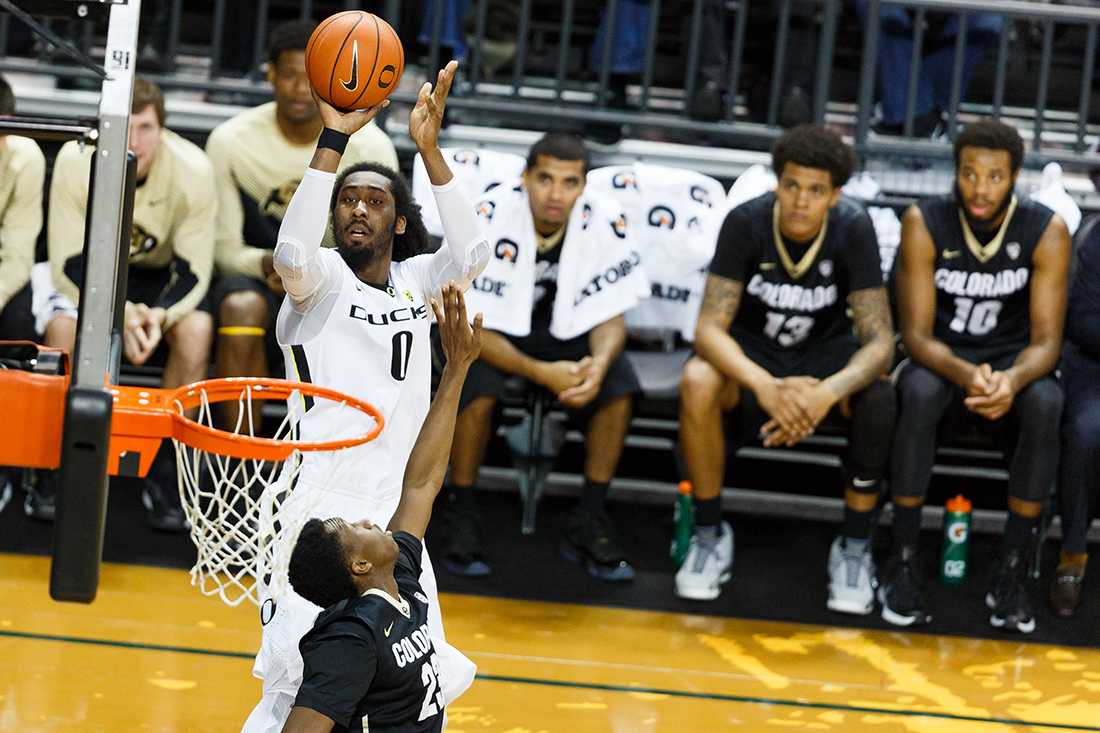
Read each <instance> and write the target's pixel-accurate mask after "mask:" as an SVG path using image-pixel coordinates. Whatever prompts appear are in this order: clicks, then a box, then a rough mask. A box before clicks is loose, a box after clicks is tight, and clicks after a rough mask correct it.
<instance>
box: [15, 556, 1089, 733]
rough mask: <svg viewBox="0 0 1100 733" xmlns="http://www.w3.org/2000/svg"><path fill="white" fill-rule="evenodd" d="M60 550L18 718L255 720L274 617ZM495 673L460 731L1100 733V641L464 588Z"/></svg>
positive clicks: (97, 722) (28, 584) (163, 574)
mask: <svg viewBox="0 0 1100 733" xmlns="http://www.w3.org/2000/svg"><path fill="white" fill-rule="evenodd" d="M47 577H48V559H47V558H44V557H33V556H23V555H11V554H2V555H0V598H3V599H4V600H3V602H2V604H0V659H3V660H5V663H4V664H3V665H2V667H0V730H3V731H35V732H37V731H43V732H45V731H59V730H65V731H89V732H92V731H122V730H141V731H228V730H236V729H237V726H239V724H240V721H241V720H243V718H244V716H245V714H246V713H247V711H248V709H249V708H250V706H251V704H252V703H253V701H254V699H255V697H256V695H257V694H258V690H259V683H258V682H257V681H256V680H254V679H253V678H251V676H250V674H249V670H250V666H251V657H252V654H251V653H252V650H253V649H254V648H255V646H256V645H257V643H258V641H259V629H258V624H257V623H256V611H255V609H254V607H251V606H241V607H239V608H235V609H232V608H228V607H225V606H223V605H222V604H221V603H219V602H217V601H215V600H212V599H207V598H203V597H202V596H201V595H199V594H198V593H197V592H196V591H195V590H193V589H192V588H191V587H190V585H189V580H188V577H187V573H186V572H185V571H181V570H173V569H164V568H151V567H145V566H138V565H126V564H114V563H107V564H105V565H104V566H103V577H102V584H101V587H100V596H99V598H98V599H97V600H96V602H95V603H94V604H93V605H91V606H76V605H68V604H66V605H62V604H55V603H53V602H51V601H50V600H49V597H48V594H47V590H46V578H47ZM442 603H443V606H444V614H445V617H446V619H447V624H448V635H449V638H450V639H451V640H452V642H453V643H455V644H456V645H458V646H459V647H460V648H462V649H463V650H465V651H466V652H467V653H468V654H469V655H470V656H471V657H472V658H473V659H474V660H475V661H476V662H477V663H478V665H479V679H478V681H477V682H476V683H475V684H474V686H473V688H472V689H471V690H470V692H468V693H467V694H466V695H465V696H464V697H463V698H462V699H460V700H459V701H458V702H457V703H456V704H455V705H454V706H452V708H451V710H450V719H451V723H450V726H449V728H448V730H450V731H452V732H457V733H469V732H473V731H485V732H487V733H521V732H526V733H542V732H544V733H556V732H558V731H561V732H563V733H564V732H568V733H581V732H584V733H587V732H589V731H591V732H593V733H596V732H598V731H614V732H615V733H619V732H620V731H622V732H625V731H631V732H633V731H654V732H656V731H676V732H677V733H681V732H682V731H685V730H690V731H712V730H726V729H733V728H738V729H742V730H775V729H777V728H778V729H782V728H805V729H809V730H842V731H861V730H877V731H891V730H897V731H986V730H989V731H1010V730H1013V731H1026V730H1036V731H1045V730H1050V731H1054V730H1086V731H1100V651H1097V650H1095V649H1080V648H1077V649H1072V650H1071V649H1066V648H1057V647H1051V646H1045V645H1039V644H1024V643H1018V642H1014V641H983V640H975V639H964V638H951V637H937V636H932V635H922V634H899V633H889V632H878V631H863V630H854V629H838V628H829V627H820V626H809V625H799V624H789V623H777V622H762V621H743V620H736V619H725V618H718V617H708V616H698V615H687V614H674V613H661V612H652V611H639V610H626V609H612V608H603V607H598V606H581V605H571V604H553V603H544V602H536V601H517V600H503V599H498V598H490V597H477V596H469V595H458V594H445V595H444V596H443V598H442Z"/></svg>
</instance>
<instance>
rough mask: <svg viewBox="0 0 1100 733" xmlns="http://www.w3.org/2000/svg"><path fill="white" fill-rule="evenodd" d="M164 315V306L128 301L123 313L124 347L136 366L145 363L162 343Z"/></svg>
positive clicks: (128, 357)
mask: <svg viewBox="0 0 1100 733" xmlns="http://www.w3.org/2000/svg"><path fill="white" fill-rule="evenodd" d="M164 317H165V311H164V309H163V308H150V307H149V306H147V305H145V304H144V303H130V302H129V301H127V303H126V310H125V313H124V315H123V330H122V348H123V351H125V352H126V358H127V359H129V360H130V363H131V364H133V365H134V366H141V365H142V364H144V363H145V362H146V361H147V360H148V359H149V357H150V356H152V355H153V352H154V351H156V349H157V346H159V345H160V340H161V337H162V336H163V335H164V333H163V328H164Z"/></svg>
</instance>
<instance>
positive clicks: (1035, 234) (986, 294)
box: [920, 195, 1054, 363]
mask: <svg viewBox="0 0 1100 733" xmlns="http://www.w3.org/2000/svg"><path fill="white" fill-rule="evenodd" d="M920 212H921V215H922V216H923V217H924V224H925V226H926V227H927V228H928V233H929V234H930V235H931V237H932V243H933V245H934V246H935V248H936V261H935V266H934V274H933V282H934V284H935V287H936V321H935V326H934V330H933V334H934V335H935V337H936V338H937V339H939V340H940V341H943V342H944V343H945V344H947V345H948V346H950V347H951V349H952V350H953V351H954V352H955V353H956V354H958V355H959V356H960V357H962V358H964V359H967V360H969V361H972V362H975V363H980V362H984V361H988V360H990V359H996V358H997V357H1000V356H1007V355H1010V354H1016V353H1019V352H1020V351H1022V350H1023V349H1024V348H1025V347H1026V346H1027V345H1028V342H1029V340H1030V333H1031V326H1030V323H1031V311H1030V309H1031V287H1030V284H1031V272H1032V263H1031V260H1032V256H1033V255H1034V253H1035V247H1036V246H1037V245H1038V244H1039V240H1040V238H1041V237H1042V236H1043V232H1044V231H1045V230H1046V228H1047V225H1048V224H1049V223H1050V218H1051V216H1053V214H1054V212H1052V211H1051V210H1050V209H1048V208H1047V207H1045V206H1043V205H1042V204H1039V203H1036V202H1034V201H1027V200H1024V201H1017V200H1016V198H1015V196H1014V197H1013V199H1012V202H1011V203H1010V204H1009V206H1008V209H1007V211H1006V218H1005V221H1004V223H1003V224H1002V226H1001V227H1000V228H999V229H998V231H997V232H995V233H994V236H993V238H992V239H990V240H989V241H988V242H986V243H984V244H983V243H981V242H980V241H978V239H977V238H976V237H975V236H974V234H973V232H972V231H971V230H970V227H969V225H968V224H966V222H965V219H963V218H962V212H961V210H960V209H959V205H958V202H957V201H956V199H955V197H954V196H953V195H948V196H941V197H937V198H933V199H926V200H925V201H923V202H921V204H920Z"/></svg>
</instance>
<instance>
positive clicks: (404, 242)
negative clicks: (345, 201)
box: [329, 163, 431, 262]
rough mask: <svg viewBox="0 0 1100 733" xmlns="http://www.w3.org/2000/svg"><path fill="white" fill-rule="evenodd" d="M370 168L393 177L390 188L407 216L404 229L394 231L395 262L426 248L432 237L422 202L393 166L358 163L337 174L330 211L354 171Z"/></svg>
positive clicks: (396, 205)
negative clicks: (418, 200) (414, 195)
mask: <svg viewBox="0 0 1100 733" xmlns="http://www.w3.org/2000/svg"><path fill="white" fill-rule="evenodd" d="M361 171H370V172H372V173H379V174H381V175H383V176H385V177H386V178H388V179H390V192H391V193H392V194H393V201H394V208H395V209H396V214H397V216H403V217H405V233H404V234H394V235H393V254H392V256H391V257H392V259H393V261H394V262H401V261H402V260H407V259H409V258H410V257H413V256H415V255H418V254H421V253H423V252H427V251H428V250H429V247H430V243H431V239H430V238H429V236H428V230H427V229H425V228H424V219H423V218H422V217H421V216H420V204H418V203H416V202H415V201H413V197H412V189H410V188H409V182H408V181H407V180H406V179H405V176H403V175H401V173H400V172H398V171H395V170H394V169H393V168H389V167H387V166H384V165H381V164H379V163H357V164H356V165H353V166H351V167H349V168H348V169H347V170H345V171H342V172H341V173H340V175H339V176H338V177H337V178H336V185H335V186H333V188H332V201H331V202H330V203H329V214H330V215H331V214H335V213H336V202H337V200H338V197H339V196H340V189H341V188H343V187H344V181H345V180H347V177H348V176H350V175H351V174H352V173H359V172H361Z"/></svg>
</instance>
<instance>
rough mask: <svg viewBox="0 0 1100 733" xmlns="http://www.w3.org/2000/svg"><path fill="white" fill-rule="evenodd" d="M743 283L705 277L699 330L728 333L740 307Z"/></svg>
mask: <svg viewBox="0 0 1100 733" xmlns="http://www.w3.org/2000/svg"><path fill="white" fill-rule="evenodd" d="M744 288H745V285H744V283H741V282H738V281H737V280H730V279H729V278H726V277H720V276H718V275H707V285H706V288H705V289H704V290H703V306H702V308H701V309H700V311H699V324H698V326H697V330H698V329H700V328H717V329H719V330H721V331H728V330H729V327H730V324H731V323H733V319H734V317H735V316H736V315H737V309H738V308H739V307H740V306H741V293H742V291H743V290H744Z"/></svg>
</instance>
